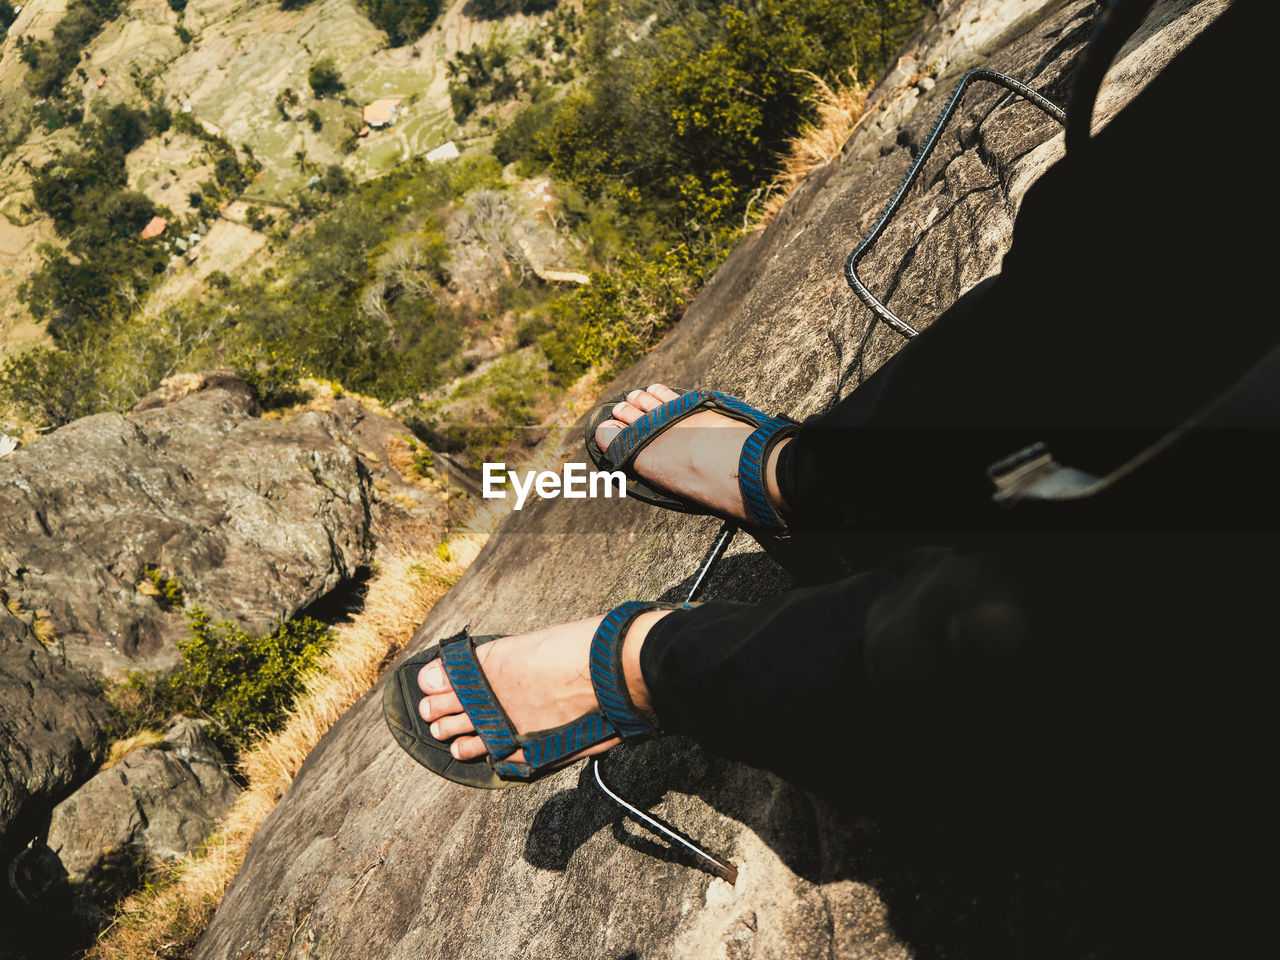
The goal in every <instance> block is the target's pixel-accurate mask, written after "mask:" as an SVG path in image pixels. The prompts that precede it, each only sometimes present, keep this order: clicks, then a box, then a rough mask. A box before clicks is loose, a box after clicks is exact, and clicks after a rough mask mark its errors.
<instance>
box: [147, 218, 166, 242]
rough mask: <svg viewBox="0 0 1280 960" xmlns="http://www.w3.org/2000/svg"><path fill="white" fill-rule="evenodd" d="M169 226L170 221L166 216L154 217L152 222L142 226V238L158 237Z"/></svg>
mask: <svg viewBox="0 0 1280 960" xmlns="http://www.w3.org/2000/svg"><path fill="white" fill-rule="evenodd" d="M168 226H169V221H168V220H166V219H165V218H164V217H152V218H151V222H150V223H148V224H147V225H146V226H145V227H143V228H142V239H143V240H150V239H151V238H152V237H158V236H160V234H162V233H164V231H165V228H166V227H168Z"/></svg>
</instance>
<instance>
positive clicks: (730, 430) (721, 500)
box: [596, 383, 791, 520]
mask: <svg viewBox="0 0 1280 960" xmlns="http://www.w3.org/2000/svg"><path fill="white" fill-rule="evenodd" d="M678 396H679V394H677V393H676V392H675V391H674V390H672V389H671V388H669V387H666V386H663V385H662V384H661V383H655V384H653V385H652V386H651V387H649V388H648V389H647V390H632V391H631V392H630V393H629V394H627V399H625V400H623V401H622V402H621V403H619V404H618V405H617V406H616V407H614V408H613V417H614V419H612V420H606V421H605V422H604V423H602V424H600V426H599V427H597V428H596V443H597V444H598V445H599V447H600V449H601V450H604V449H605V448H606V447H607V446H609V444H610V443H611V442H612V441H613V438H614V437H616V436H617V435H618V434H619V433H620V432H621V431H622V430H623V429H624V428H625V427H627V426H630V425H631V424H632V423H635V422H636V421H637V420H639V419H640V418H641V417H642V416H644V415H645V414H646V413H648V412H649V411H650V410H653V409H655V408H656V407H660V406H661V405H662V404H664V403H666V402H667V401H669V400H674V399H675V398H676V397H678ZM753 432H755V427H753V426H751V425H750V424H748V423H743V422H742V421H741V420H733V419H730V418H729V417H726V416H722V415H721V414H719V413H717V412H716V411H714V410H701V411H699V412H698V413H695V414H693V416H691V417H686V418H685V419H683V420H681V421H679V422H678V423H676V424H674V425H673V426H671V427H669V428H668V429H666V430H664V431H663V432H662V434H661V435H660V436H659V437H657V439H655V440H653V441H652V442H651V443H649V444H648V445H647V446H646V447H645V448H644V449H643V450H641V451H640V454H639V456H637V457H636V459H635V464H634V466H633V469H634V470H635V472H636V473H637V474H638V475H639V476H641V477H643V478H644V479H645V480H647V481H649V482H650V483H652V484H653V485H654V486H658V487H661V488H662V489H664V490H668V491H670V492H671V493H675V494H679V495H680V496H682V497H685V498H687V499H689V500H693V501H694V502H695V503H700V504H703V505H705V506H707V507H709V508H710V509H711V510H714V511H715V512H717V513H719V514H722V515H724V516H731V517H737V518H739V519H740V520H750V519H751V518H750V517H749V516H748V514H747V511H746V507H745V506H744V505H743V503H742V491H741V490H740V489H739V487H738V461H739V459H740V457H741V455H742V445H743V444H744V443H746V441H747V438H748V437H749V436H751V434H752V433H753ZM790 442H791V438H790V437H788V438H787V439H785V440H782V441H780V442H779V443H778V444H777V446H775V447H774V448H773V450H771V451H770V453H769V462H768V463H767V464H765V481H766V483H767V484H768V490H769V496H770V498H771V499H772V500H773V502H774V503H775V504H777V506H778V508H779V509H780V510H781V511H782V512H783V513H786V512H787V505H786V502H785V501H784V500H783V498H782V491H781V490H780V489H778V480H777V476H778V455H779V454H780V453H781V452H782V448H783V447H785V446H786V445H787V444H788V443H790Z"/></svg>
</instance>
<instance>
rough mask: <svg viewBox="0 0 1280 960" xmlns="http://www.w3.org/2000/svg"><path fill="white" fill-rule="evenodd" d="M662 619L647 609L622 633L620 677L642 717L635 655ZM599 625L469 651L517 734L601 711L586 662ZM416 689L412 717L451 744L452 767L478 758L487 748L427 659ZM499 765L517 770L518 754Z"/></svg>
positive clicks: (605, 745) (606, 744)
mask: <svg viewBox="0 0 1280 960" xmlns="http://www.w3.org/2000/svg"><path fill="white" fill-rule="evenodd" d="M669 613H671V610H669V609H659V610H649V611H647V612H644V613H641V614H640V615H639V616H637V617H636V618H635V619H634V620H633V621H631V623H630V626H629V627H625V626H624V627H623V629H624V631H625V639H624V641H623V643H622V651H621V661H622V675H623V677H624V678H625V681H626V687H627V692H628V693H629V694H630V697H631V702H632V703H633V704H634V706H635V707H636V708H637V709H639V710H642V711H647V710H648V709H649V707H650V702H649V693H648V690H647V689H646V688H645V685H644V678H643V677H642V676H641V673H640V648H641V646H642V645H643V644H644V639H645V637H646V636H647V634H648V632H649V630H650V629H651V628H652V626H653V625H654V624H655V623H657V622H658V621H659V620H661V619H662V618H663V617H665V616H666V615H667V614H669ZM603 619H604V618H601V617H592V618H590V619H588V620H577V621H574V622H573V623H564V624H560V625H558V626H554V627H548V628H546V629H544V630H535V631H534V632H532V633H524V634H516V635H513V636H509V637H502V638H500V639H498V640H494V641H493V642H491V643H485V644H483V645H477V646H476V648H475V655H476V660H477V661H479V663H480V666H481V669H482V670H483V672H484V676H485V678H486V680H487V681H488V684H489V687H490V688H491V689H492V691H493V695H494V697H495V698H496V699H497V700H498V702H499V703H500V704H501V705H502V708H503V709H504V710H505V711H506V714H507V717H508V718H509V719H510V721H511V724H512V726H514V727H515V729H516V730H517V731H519V732H520V733H521V734H530V733H536V732H538V731H544V730H550V729H553V728H555V727H559V726H561V725H563V724H567V723H570V722H572V721H574V720H576V719H577V718H579V717H581V716H583V715H584V714H590V713H591V712H592V711H595V710H599V709H600V705H599V703H598V701H597V696H596V691H595V689H594V686H593V683H592V678H591V674H590V671H589V668H588V663H589V660H590V657H591V650H592V641H593V639H595V637H596V633H597V630H598V629H599V627H600V625H601V621H602V620H603ZM418 686H419V687H420V689H421V690H422V692H423V693H424V694H425V696H424V697H423V698H422V700H421V702H420V703H419V704H418V712H419V713H420V714H421V716H422V718H423V720H425V721H427V722H428V723H429V724H430V730H431V735H432V736H433V737H435V738H436V739H437V740H441V741H450V740H451V741H452V742H451V743H450V746H449V752H450V754H452V756H453V757H454V758H455V759H457V760H476V759H479V758H481V757H483V756H485V754H486V753H487V752H488V748H487V747H486V746H485V742H484V741H483V740H482V739H481V738H480V737H479V736H478V735H477V733H476V725H475V723H474V722H473V721H472V719H471V717H470V716H469V715H468V714H467V713H466V712H465V711H464V709H463V705H462V701H461V700H460V699H459V697H458V694H457V693H456V692H455V690H454V687H453V685H452V683H451V682H450V680H449V677H448V676H447V675H446V672H445V669H444V667H443V666H442V662H441V660H439V659H437V660H432V661H431V662H430V663H428V664H426V665H425V666H424V667H423V668H422V669H421V670H420V671H419V673H418ZM619 742H620V741H619V738H618V737H612V738H610V739H608V740H605V741H603V742H601V743H598V744H595V745H593V746H589V747H587V748H586V749H585V750H581V751H579V752H577V753H574V754H573V755H572V756H570V757H566V758H565V761H564V762H569V761H570V760H576V759H578V758H580V757H585V756H590V755H591V754H595V753H601V752H603V751H605V750H608V749H610V748H611V747H614V746H616V745H617V744H618V743H619ZM506 759H507V760H510V761H513V762H516V763H524V762H526V757H525V751H524V750H519V751H516V752H515V753H513V754H511V755H510V756H509V757H507V758H506Z"/></svg>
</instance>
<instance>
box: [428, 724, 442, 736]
mask: <svg viewBox="0 0 1280 960" xmlns="http://www.w3.org/2000/svg"><path fill="white" fill-rule="evenodd" d="M427 729H429V730H430V731H431V735H432V736H433V737H435V738H436V739H437V740H439V739H440V721H439V720H436V721H434V722H433V723H432V724H431V726H430V727H428V728H427Z"/></svg>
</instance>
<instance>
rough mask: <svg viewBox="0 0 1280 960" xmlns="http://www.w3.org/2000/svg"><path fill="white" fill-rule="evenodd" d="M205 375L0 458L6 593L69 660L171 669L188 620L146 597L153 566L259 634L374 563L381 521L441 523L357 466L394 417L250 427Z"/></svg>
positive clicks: (313, 414) (331, 416) (229, 383)
mask: <svg viewBox="0 0 1280 960" xmlns="http://www.w3.org/2000/svg"><path fill="white" fill-rule="evenodd" d="M202 377H203V380H202V381H201V382H199V383H198V384H197V385H196V386H195V388H194V391H193V392H185V391H184V390H183V389H171V388H170V389H166V390H162V391H157V393H155V394H152V395H150V396H149V397H147V398H145V399H144V400H143V401H142V403H141V404H140V405H139V409H138V411H136V412H134V413H132V414H130V415H129V416H121V415H119V414H114V413H105V414H98V415H96V416H92V417H86V418H84V419H83V420H78V421H76V422H75V423H72V424H69V425H68V426H66V427H63V428H61V429H60V430H57V431H56V432H54V433H52V434H50V435H49V436H47V437H44V438H42V439H41V440H39V441H37V442H36V443H33V444H30V445H28V446H26V447H23V448H22V449H20V450H18V451H17V452H15V453H13V454H11V455H10V456H8V457H5V458H4V460H3V461H0V544H2V545H3V546H2V547H0V550H2V551H3V552H2V553H0V583H2V585H3V587H4V589H5V590H6V591H7V593H8V594H9V595H10V596H11V597H14V598H16V599H17V600H18V601H20V602H21V603H22V604H23V606H25V607H26V608H27V609H31V610H40V611H43V616H45V617H46V618H47V619H48V621H49V622H50V624H51V626H52V629H53V631H54V633H55V634H56V635H57V637H58V638H59V640H60V641H61V644H62V649H63V650H65V653H66V657H67V660H68V661H70V662H71V663H73V664H76V665H79V666H82V667H84V668H85V669H89V670H93V671H102V672H105V673H108V674H115V673H119V672H121V671H123V670H125V669H131V668H140V667H142V668H149V669H157V668H167V667H171V666H174V665H176V663H177V662H178V653H177V650H176V647H175V645H174V644H175V641H176V640H178V639H179V638H181V637H183V636H185V635H186V632H187V624H186V620H185V618H184V617H183V616H182V614H181V612H180V610H177V609H170V608H167V607H166V606H165V605H164V604H162V603H160V602H158V601H157V598H156V597H155V596H154V595H153V594H154V590H151V589H149V587H150V584H149V583H148V581H147V580H146V575H145V568H146V567H147V566H148V565H150V566H152V567H154V568H156V569H157V570H158V571H159V573H160V574H161V575H162V576H163V577H166V578H174V579H176V580H177V581H178V582H179V583H181V585H182V588H183V591H184V593H185V596H186V597H187V598H188V599H189V600H192V601H195V602H197V603H199V604H201V605H202V606H204V607H205V608H206V609H207V610H209V612H210V613H211V614H212V615H213V616H214V617H215V618H217V619H229V620H233V621H235V622H236V623H237V624H239V625H240V626H242V627H245V628H247V629H249V630H251V631H253V632H257V633H264V632H268V631H270V629H271V628H272V626H273V624H274V623H275V622H276V621H277V620H279V619H281V618H286V617H290V616H293V615H294V614H296V613H297V612H298V611H300V610H302V609H303V608H305V607H307V606H308V605H309V604H311V603H314V602H315V601H316V600H318V599H320V598H321V597H323V596H325V595H326V594H328V593H329V592H330V591H332V590H333V589H334V588H335V587H336V586H338V585H339V584H340V583H342V582H343V581H346V580H349V579H351V578H352V577H354V576H355V575H356V574H357V571H358V570H359V569H360V568H361V567H362V566H363V565H365V564H367V563H368V562H369V559H370V557H371V556H372V549H373V546H374V538H375V534H376V533H377V530H376V529H375V526H376V521H375V514H377V515H378V517H379V518H384V515H386V514H390V513H395V512H396V511H397V510H399V511H400V512H401V513H405V514H407V513H408V511H409V509H410V508H411V509H412V510H413V511H415V515H418V516H422V517H425V518H426V520H425V521H424V522H425V523H426V525H427V526H429V527H433V528H435V529H437V530H438V529H442V528H443V519H442V518H443V507H442V506H440V504H439V503H438V502H437V501H436V500H435V498H434V496H431V497H421V496H419V497H416V498H409V499H408V501H407V506H399V507H398V506H397V505H396V503H395V502H393V501H389V500H388V502H386V503H383V502H382V500H383V498H382V497H381V495H380V494H379V492H378V491H376V490H375V489H374V483H375V482H376V478H375V477H372V476H371V474H370V467H371V466H374V467H377V466H378V465H379V464H380V463H381V460H380V458H379V457H378V455H377V454H376V453H370V454H369V457H370V458H371V459H370V460H369V461H368V462H366V459H365V457H364V456H363V455H362V454H361V453H360V452H359V450H360V449H362V447H361V440H360V437H361V435H362V432H368V430H369V429H370V427H371V425H372V424H374V423H379V422H381V421H386V424H383V425H382V426H383V430H384V432H386V431H387V430H396V429H398V430H399V432H400V433H402V434H404V433H407V431H406V430H405V429H404V428H403V426H401V425H399V424H398V423H397V422H396V421H392V420H390V419H389V418H385V417H380V416H376V415H372V414H369V415H366V413H365V411H363V409H362V408H360V406H359V404H356V403H354V402H351V401H346V402H345V405H343V404H338V405H335V406H336V407H337V409H335V410H332V411H320V410H315V411H310V412H305V413H301V414H299V415H296V416H293V417H292V418H290V419H288V420H287V421H285V420H271V419H265V418H260V417H259V412H260V411H259V410H258V407H257V403H256V401H255V400H254V397H253V394H252V391H251V390H250V389H249V388H248V386H247V385H246V384H245V383H244V381H242V380H240V379H239V378H237V377H235V376H234V375H232V374H221V375H202ZM187 386H188V387H190V386H191V385H190V384H188V385H187ZM365 421H367V422H365ZM388 425H393V426H388ZM384 472H385V470H384ZM386 489H387V491H388V492H392V491H391V490H390V481H387V484H386ZM401 499H405V498H404V497H403V496H402V497H401ZM432 518H440V519H432ZM385 519H387V520H388V522H389V521H390V517H385ZM419 533H421V534H423V535H426V531H425V530H419Z"/></svg>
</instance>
